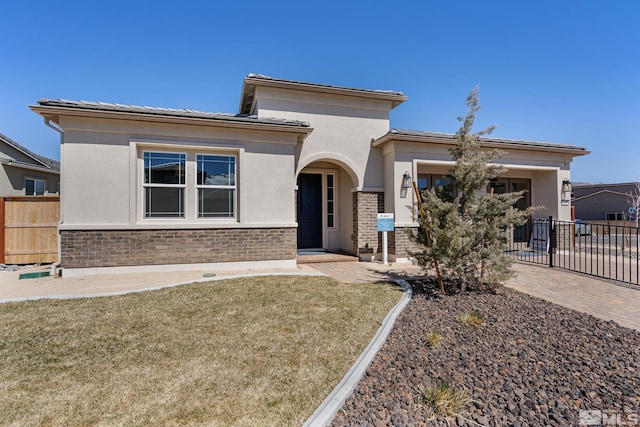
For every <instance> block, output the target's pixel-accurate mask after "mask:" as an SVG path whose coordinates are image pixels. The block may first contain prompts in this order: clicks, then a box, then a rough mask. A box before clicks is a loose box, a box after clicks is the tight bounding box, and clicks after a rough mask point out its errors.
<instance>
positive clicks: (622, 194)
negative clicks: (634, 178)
mask: <svg viewBox="0 0 640 427" xmlns="http://www.w3.org/2000/svg"><path fill="white" fill-rule="evenodd" d="M635 191H636V189H635V184H634V183H633V182H630V183H622V184H580V185H574V186H573V198H572V200H571V203H572V204H573V206H575V217H576V218H580V219H583V220H607V221H624V220H627V219H629V207H630V206H631V203H630V201H629V194H632V193H633V194H635ZM631 217H632V218H635V216H633V215H631Z"/></svg>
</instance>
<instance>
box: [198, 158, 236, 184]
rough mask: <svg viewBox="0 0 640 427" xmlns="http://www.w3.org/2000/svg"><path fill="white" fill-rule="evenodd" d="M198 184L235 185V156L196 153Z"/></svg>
mask: <svg viewBox="0 0 640 427" xmlns="http://www.w3.org/2000/svg"><path fill="white" fill-rule="evenodd" d="M197 164H198V172H197V174H198V185H213V186H231V187H233V186H235V185H236V170H235V169H236V158H235V157H234V156H209V155H203V154H198V156H197Z"/></svg>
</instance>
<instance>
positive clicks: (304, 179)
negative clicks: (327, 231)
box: [298, 173, 322, 248]
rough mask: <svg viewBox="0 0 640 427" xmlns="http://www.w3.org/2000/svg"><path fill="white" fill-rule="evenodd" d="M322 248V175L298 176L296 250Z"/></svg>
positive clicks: (308, 174)
mask: <svg viewBox="0 0 640 427" xmlns="http://www.w3.org/2000/svg"><path fill="white" fill-rule="evenodd" d="M321 247H322V175H320V174H310V173H301V174H300V175H299V176H298V248H321Z"/></svg>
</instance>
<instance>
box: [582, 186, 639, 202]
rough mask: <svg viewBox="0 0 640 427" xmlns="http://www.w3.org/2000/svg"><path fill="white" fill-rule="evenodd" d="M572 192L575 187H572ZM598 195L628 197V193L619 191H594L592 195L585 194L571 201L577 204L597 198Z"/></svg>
mask: <svg viewBox="0 0 640 427" xmlns="http://www.w3.org/2000/svg"><path fill="white" fill-rule="evenodd" d="M574 191H575V187H574ZM600 194H612V195H614V196H622V197H629V193H623V192H620V191H611V190H600V191H595V192H593V193H586V194H583V195H581V196H577V197H574V198H573V199H572V200H573V201H574V202H578V201H580V200H583V199H587V198H589V197H593V196H597V195H600Z"/></svg>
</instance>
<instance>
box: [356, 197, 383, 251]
mask: <svg viewBox="0 0 640 427" xmlns="http://www.w3.org/2000/svg"><path fill="white" fill-rule="evenodd" d="M382 212H384V192H363V191H358V192H355V193H353V252H354V253H356V254H370V253H378V252H381V251H382V233H379V232H378V213H382Z"/></svg>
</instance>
